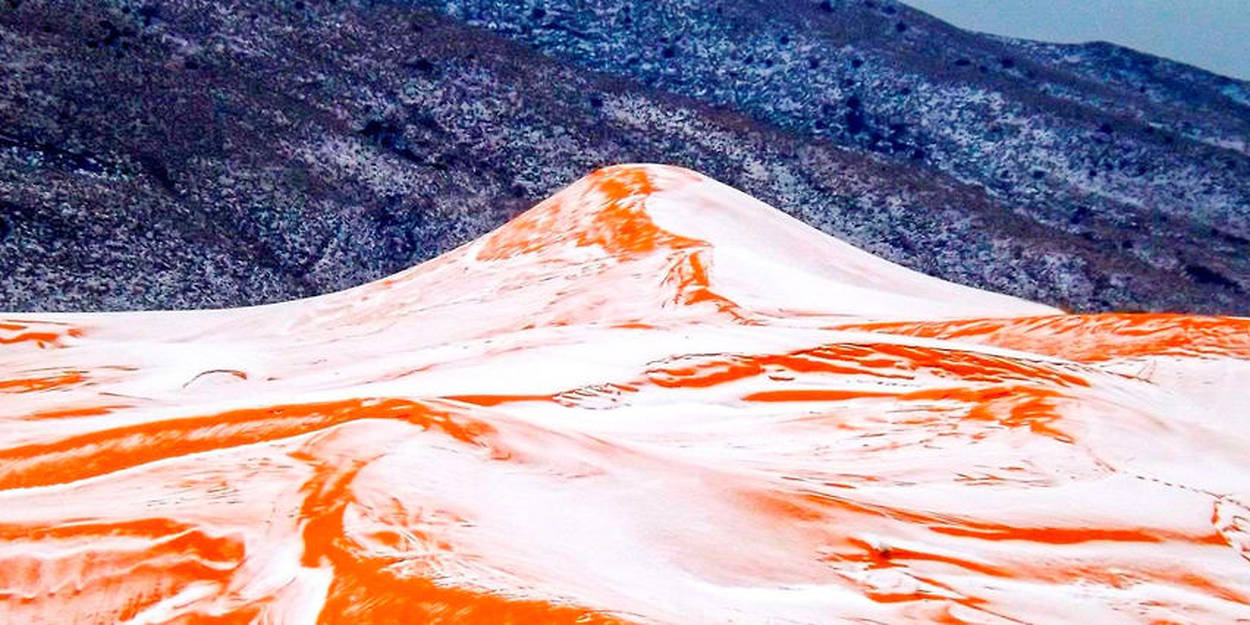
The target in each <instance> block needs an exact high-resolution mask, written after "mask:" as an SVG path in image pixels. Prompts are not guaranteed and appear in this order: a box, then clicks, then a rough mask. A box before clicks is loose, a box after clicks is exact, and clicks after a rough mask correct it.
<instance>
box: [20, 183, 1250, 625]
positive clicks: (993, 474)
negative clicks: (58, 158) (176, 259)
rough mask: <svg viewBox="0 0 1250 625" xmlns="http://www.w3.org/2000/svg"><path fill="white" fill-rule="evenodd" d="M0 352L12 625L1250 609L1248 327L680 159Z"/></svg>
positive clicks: (1162, 618)
mask: <svg viewBox="0 0 1250 625" xmlns="http://www.w3.org/2000/svg"><path fill="white" fill-rule="evenodd" d="M745 233H749V235H748V234H745ZM755 254H763V255H765V256H768V257H770V258H774V259H777V260H778V261H779V263H781V264H783V266H784V269H785V271H784V272H781V273H774V272H763V271H762V272H759V273H755V272H744V271H742V267H741V265H742V262H743V257H744V255H748V256H749V255H755ZM746 264H748V265H750V266H751V267H757V266H758V264H757V263H756V262H755V261H754V259H750V260H749V261H748V262H747V263H746ZM0 364H2V370H4V371H5V372H6V376H8V378H7V379H3V380H0V395H3V396H4V401H3V402H2V404H3V406H4V408H3V412H2V413H0V418H3V419H4V425H5V427H4V428H3V429H2V430H0V504H2V505H0V616H3V620H5V621H11V622H58V623H74V624H76V625H87V624H92V625H94V624H103V623H117V622H121V623H149V624H158V623H193V622H216V623H260V622H263V623H318V624H331V623H356V624H362V623H392V622H397V621H401V620H412V619H416V620H419V621H421V622H428V623H443V624H449V625H450V624H466V623H475V624H477V623H481V624H486V623H501V622H512V623H539V622H541V623H570V624H571V623H705V622H706V623H724V622H740V623H761V624H762V623H775V622H781V621H784V622H789V623H812V624H815V623H862V622H866V621H867V622H878V623H932V622H947V623H1017V622H1022V621H1023V622H1097V623H1159V622H1168V621H1171V622H1186V621H1190V622H1202V623H1234V622H1237V619H1238V618H1240V617H1241V615H1244V614H1245V613H1246V610H1247V608H1248V607H1250V555H1248V554H1250V527H1247V525H1246V518H1248V515H1250V509H1247V507H1246V502H1247V501H1248V500H1250V492H1248V491H1247V490H1246V484H1247V483H1250V482H1248V480H1247V478H1248V477H1250V464H1248V463H1247V458H1250V453H1247V452H1250V439H1248V438H1247V437H1246V428H1245V424H1244V423H1243V422H1242V421H1243V419H1241V418H1240V417H1239V416H1238V415H1240V414H1241V413H1242V412H1243V411H1238V410H1235V409H1233V408H1235V407H1236V406H1237V405H1238V402H1241V397H1242V393H1241V388H1240V382H1239V380H1242V379H1244V377H1245V375H1247V374H1248V373H1250V320H1247V319H1242V318H1230V317H1198V316H1167V315H1128V314H1104V315H1066V314H1060V313H1057V312H1055V311H1053V310H1052V309H1049V308H1048V307H1045V306H1041V305H1037V304H1032V303H1030V302H1026V301H1023V300H1019V299H1015V298H1011V297H1006V296H1001V295H996V294H992V293H986V292H978V291H975V290H971V289H968V288H966V287H962V286H959V285H955V284H951V283H948V282H943V281H940V280H937V279H934V278H929V277H925V276H921V275H918V274H916V273H914V272H911V271H909V270H907V269H905V268H902V267H900V266H898V265H894V264H892V263H889V262H887V261H884V260H882V259H877V258H873V257H871V256H869V255H866V254H865V253H863V252H861V251H859V250H856V249H854V248H852V247H850V246H848V245H846V244H844V243H842V242H840V241H835V240H832V239H830V238H828V237H826V236H825V235H823V234H821V233H819V232H818V231H816V230H813V229H811V228H808V227H807V226H803V225H802V224H799V223H797V222H795V221H793V220H792V219H790V218H789V217H786V216H785V215H782V214H780V213H779V212H777V211H775V210H774V209H772V208H770V207H768V206H766V205H764V204H761V203H759V202H757V201H755V200H753V199H751V198H750V197H748V196H745V195H743V194H742V193H740V192H737V191H735V190H733V189H731V188H728V187H726V186H724V185H721V184H719V183H716V182H715V181H712V180H710V179H708V178H705V177H703V176H701V175H699V174H695V173H693V172H690V171H688V170H682V169H678V168H671V167H663V166H653V165H631V166H620V167H611V168H607V169H603V170H599V171H596V172H595V173H593V174H591V175H590V176H588V177H587V178H585V179H583V180H581V181H579V182H577V183H575V184H574V185H572V186H571V187H569V188H568V189H565V190H563V191H562V192H560V193H559V194H557V195H555V196H554V197H552V198H550V199H549V200H547V201H544V202H543V203H541V204H539V205H538V206H536V207H534V208H533V209H531V210H530V211H529V212H526V213H524V214H522V215H520V216H519V217H518V218H516V219H515V220H512V221H511V222H509V223H508V224H507V225H505V226H503V227H502V228H500V229H498V230H496V231H493V232H492V233H490V234H488V235H486V236H485V237H482V238H480V239H478V240H476V241H474V242H471V243H469V244H467V245H465V246H462V247H460V248H458V249H456V250H454V251H452V252H450V253H448V254H446V255H443V256H441V257H439V258H437V259H435V260H432V261H430V262H427V263H423V264H421V265H418V266H415V267H412V268H410V269H408V270H405V271H404V272H401V273H399V274H396V275H394V276H391V277H389V278H387V279H384V280H381V281H377V282H373V283H369V284H366V285H362V286H360V287H357V288H354V289H350V290H347V291H343V292H340V293H333V294H328V295H323V296H319V297H314V298H310V299H305V300H299V301H293V302H286V303H281V304H274V305H269V306H262V307H255V308H240V309H233V310H220V311H183V312H160V313H154V312H148V313H143V312H137V313H135V312H132V313H94V314H28V315H13V316H6V317H5V318H2V319H0Z"/></svg>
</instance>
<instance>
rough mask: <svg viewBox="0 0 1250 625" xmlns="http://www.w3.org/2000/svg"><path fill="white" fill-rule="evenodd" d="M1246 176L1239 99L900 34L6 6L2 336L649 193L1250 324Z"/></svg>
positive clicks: (745, 7)
mask: <svg viewBox="0 0 1250 625" xmlns="http://www.w3.org/2000/svg"><path fill="white" fill-rule="evenodd" d="M1247 142H1250V86H1247V84H1246V83H1243V82H1238V81H1234V80H1231V79H1227V78H1223V77H1219V76H1215V75H1212V74H1209V73H1206V72H1202V71H1201V70H1197V69H1194V68H1191V67H1188V66H1184V65H1180V64H1177V63H1173V62H1170V61H1165V60H1162V59H1156V58H1154V57H1150V56H1148V55H1142V54H1140V53H1136V52H1132V51H1128V50H1125V49H1123V48H1116V47H1113V46H1109V45H1107V44H1089V45H1083V46H1061V45H1054V44H1041V43H1034V42H1024V41H1015V40H1008V39H1003V38H998V37H991V36H986V35H978V34H973V33H968V32H965V31H961V30H958V29H956V28H953V27H951V26H949V25H946V24H944V23H942V22H940V21H938V20H935V19H933V18H931V17H929V16H927V15H925V14H923V13H920V12H917V11H914V10H912V9H910V8H907V7H905V6H903V5H900V4H896V3H881V2H875V1H874V2H866V3H859V2H856V3H851V2H846V3H835V2H800V1H797V0H796V1H782V2H769V3H763V2H733V3H731V2H723V3H710V4H709V3H693V2H674V1H668V0H666V1H664V2H656V3H646V4H645V5H635V4H634V3H626V2H616V1H608V0H605V1H601V2H595V3H567V2H564V3H561V2H545V3H534V2H526V3H521V2H446V3H445V2H438V3H377V4H374V3H344V2H339V3H332V2H318V3H313V2H309V3H304V2H281V3H265V4H258V3H246V2H202V1H195V0H177V1H174V2H168V3H161V4H159V5H156V4H143V3H137V2H124V1H110V2H104V1H94V2H84V3H64V2H21V3H9V5H7V6H5V8H0V309H8V310H35V309H38V310H86V309H123V308H169V307H218V306H238V305H246V304H256V303H264V302H272V301H279V300H283V299H289V298H293V297H300V296H306V295H312V294H316V293H321V292H326V291H331V290H336V289H341V288H345V287H348V286H352V285H354V284H359V283H361V282H365V281H367V280H371V279H375V278H379V277H382V276H384V275H386V274H389V273H392V272H394V271H397V270H399V269H402V268H403V267H406V266H409V265H411V264H413V263H415V262H419V261H421V260H425V259H428V258H431V257H433V256H436V255H437V254H439V253H442V252H445V251H447V250H449V249H451V248H452V247H454V246H456V245H458V244H460V243H463V242H465V241H468V240H471V239H472V238H474V237H476V236H479V235H481V234H483V233H485V232H487V231H489V230H490V229H492V228H494V227H496V226H498V225H500V224H501V223H502V222H503V221H505V220H506V219H508V218H509V217H511V216H512V215H515V214H517V213H519V212H520V211H521V210H523V209H524V208H526V207H528V206H529V205H530V204H532V203H533V202H534V201H536V200H538V199H541V198H543V197H545V196H547V195H549V194H550V193H552V192H553V191H554V190H556V189H558V188H560V187H562V186H564V185H565V184H567V183H569V182H571V181H573V180H575V179H577V178H578V177H580V176H581V175H583V174H584V173H586V172H587V171H589V170H591V169H594V168H596V167H599V166H603V165H607V164H612V163H617V162H645V161H652V162H665V163H672V164H677V165H682V166H685V167H689V168H692V169H696V170H699V171H703V172H705V173H707V174H708V175H710V176H712V177H715V178H717V179H720V180H723V181H725V182H726V183H728V184H731V185H734V186H736V187H739V188H741V189H743V190H745V191H747V192H749V193H751V194H753V195H755V196H757V197H759V198H761V199H762V200H764V201H765V202H768V203H771V204H773V205H775V206H777V207H779V208H781V209H783V210H785V211H787V212H790V213H791V214H793V215H795V216H797V217H799V218H801V219H803V220H805V221H807V222H809V223H811V224H813V225H815V226H817V227H819V228H821V229H822V230H824V231H826V232H829V233H831V234H834V235H836V236H839V237H842V238H844V239H846V240H848V241H849V242H851V243H854V244H856V245H859V246H861V247H864V248H865V249H867V250H869V251H871V252H873V253H876V254H880V255H882V256H884V257H886V258H889V259H891V260H894V261H897V262H901V263H903V264H905V265H908V266H910V267H913V268H915V269H918V270H921V271H925V272H927V273H931V274H934V275H937V276H940V277H943V278H946V279H950V280H954V281H957V282H961V283H964V284H970V285H973V286H978V287H983V288H989V289H993V290H997V291H1002V292H1007V293H1012V294H1015V295H1020V296H1023V297H1028V298H1031V299H1036V300H1040V301H1044V302H1047V303H1052V304H1057V305H1060V306H1064V307H1067V308H1072V309H1077V310H1102V309H1129V310H1136V309H1153V310H1161V309H1166V310H1187V311H1196V312H1232V313H1241V314H1248V313H1250V294H1248V293H1247V290H1248V289H1250V254H1247V252H1250V156H1248V155H1247V154H1248V152H1250V147H1247Z"/></svg>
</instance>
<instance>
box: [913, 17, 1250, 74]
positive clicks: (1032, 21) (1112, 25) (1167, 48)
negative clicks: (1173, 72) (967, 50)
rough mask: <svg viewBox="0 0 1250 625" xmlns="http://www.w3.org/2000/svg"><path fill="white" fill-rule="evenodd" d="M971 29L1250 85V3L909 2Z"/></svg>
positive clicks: (943, 18)
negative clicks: (1088, 48)
mask: <svg viewBox="0 0 1250 625" xmlns="http://www.w3.org/2000/svg"><path fill="white" fill-rule="evenodd" d="M903 2H904V3H906V4H909V5H911V6H913V7H915V8H917V9H920V10H921V11H924V12H926V13H929V14H930V15H933V16H935V17H937V18H939V19H942V20H944V21H947V22H950V23H951V24H954V25H956V26H958V27H960V28H963V29H966V30H976V31H981V32H987V33H993V34H996V35H1005V36H1008V37H1021V38H1024V39H1038V40H1041V41H1053V42H1062V43H1077V42H1085V41H1110V42H1113V43H1118V44H1120V45H1123V46H1128V47H1130V48H1134V49H1136V50H1140V51H1142V52H1148V53H1150V54H1154V55H1156V56H1162V57H1166V58H1169V59H1175V60H1177V61H1182V62H1184V63H1189V64H1190V65H1196V66H1198V67H1201V68H1203V69H1206V70H1209V71H1213V72H1215V73H1217V74H1223V75H1225V76H1232V77H1234V78H1240V79H1242V80H1250V0H903Z"/></svg>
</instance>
